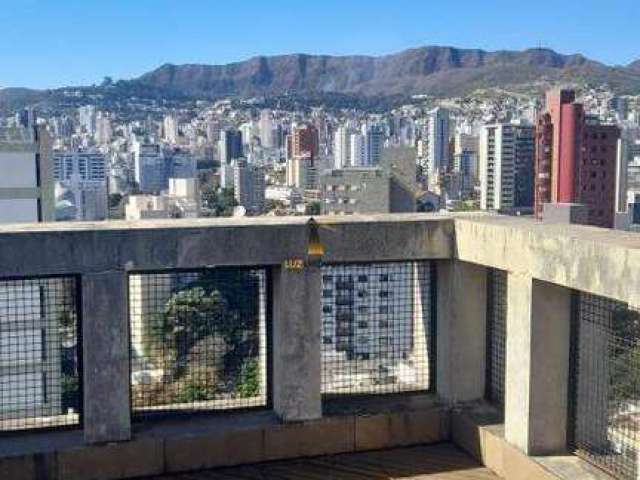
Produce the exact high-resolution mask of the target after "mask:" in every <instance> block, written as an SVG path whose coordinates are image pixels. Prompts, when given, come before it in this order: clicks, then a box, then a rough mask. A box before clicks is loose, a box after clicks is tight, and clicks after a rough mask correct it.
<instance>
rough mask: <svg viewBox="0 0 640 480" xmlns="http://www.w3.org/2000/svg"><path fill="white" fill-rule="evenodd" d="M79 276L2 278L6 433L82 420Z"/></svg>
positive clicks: (0, 350)
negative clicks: (78, 306)
mask: <svg viewBox="0 0 640 480" xmlns="http://www.w3.org/2000/svg"><path fill="white" fill-rule="evenodd" d="M78 293H79V288H78V282H77V278H75V277H55V278H54V277H50V278H34V279H18V280H0V431H1V432H7V431H13V430H28V429H43V428H58V427H72V426H77V425H79V424H80V421H81V406H82V395H81V370H82V369H81V357H80V352H81V348H80V346H79V343H80V342H79V338H80V335H79V323H80V322H79V313H78V310H79V309H78V308H77V305H78Z"/></svg>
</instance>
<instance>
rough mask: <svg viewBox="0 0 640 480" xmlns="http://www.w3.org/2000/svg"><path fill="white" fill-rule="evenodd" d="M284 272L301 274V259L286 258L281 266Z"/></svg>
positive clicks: (302, 262)
mask: <svg viewBox="0 0 640 480" xmlns="http://www.w3.org/2000/svg"><path fill="white" fill-rule="evenodd" d="M282 266H283V267H284V269H285V270H290V271H293V272H301V271H302V270H304V260H302V259H301V258H288V259H286V260H285V261H284V263H283V264H282Z"/></svg>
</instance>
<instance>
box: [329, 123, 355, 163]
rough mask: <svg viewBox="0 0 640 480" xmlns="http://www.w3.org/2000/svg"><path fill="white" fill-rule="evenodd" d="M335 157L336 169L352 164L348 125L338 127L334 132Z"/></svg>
mask: <svg viewBox="0 0 640 480" xmlns="http://www.w3.org/2000/svg"><path fill="white" fill-rule="evenodd" d="M333 159H334V167H335V168H336V169H342V168H345V167H348V166H349V165H350V164H351V137H350V135H349V129H347V128H346V127H338V129H337V130H336V131H335V133H334V134H333Z"/></svg>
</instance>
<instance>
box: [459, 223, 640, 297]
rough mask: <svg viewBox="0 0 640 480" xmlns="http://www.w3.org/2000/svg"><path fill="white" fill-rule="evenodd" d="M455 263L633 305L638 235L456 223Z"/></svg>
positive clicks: (638, 275) (639, 265)
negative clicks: (516, 273)
mask: <svg viewBox="0 0 640 480" xmlns="http://www.w3.org/2000/svg"><path fill="white" fill-rule="evenodd" d="M455 232H456V234H455V237H456V248H455V252H456V253H455V255H456V258H458V259H459V260H462V261H465V262H471V263H477V264H480V265H486V266H488V267H493V268H498V269H501V270H507V271H510V272H520V273H522V274H527V275H529V276H531V277H533V278H537V279H539V280H543V281H545V282H549V283H555V284H557V285H563V286H565V287H568V288H572V289H575V290H580V291H583V292H587V293H592V294H595V295H601V296H604V297H609V298H613V299H617V300H621V301H623V302H628V303H632V302H633V298H634V296H636V297H637V296H638V295H639V294H638V285H640V235H638V234H636V233H630V232H620V231H615V230H610V229H606V228H596V227H586V226H582V225H547V224H543V223H540V222H535V221H533V220H531V219H526V218H516V217H505V216H491V215H485V216H480V215H478V216H473V217H467V218H463V217H456V220H455Z"/></svg>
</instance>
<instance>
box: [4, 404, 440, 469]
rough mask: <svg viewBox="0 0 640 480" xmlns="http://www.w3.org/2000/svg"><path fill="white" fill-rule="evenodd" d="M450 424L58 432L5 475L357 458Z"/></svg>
mask: <svg viewBox="0 0 640 480" xmlns="http://www.w3.org/2000/svg"><path fill="white" fill-rule="evenodd" d="M448 424H449V411H448V410H447V409H446V408H442V407H429V408H425V409H418V410H413V409H408V410H407V411H405V412H381V413H376V414H371V415H367V416H360V415H351V414H350V415H341V416H327V417H324V418H321V419H317V420H312V421H306V422H297V423H278V422H276V421H275V420H274V419H273V417H272V416H268V417H265V415H264V414H258V413H255V414H254V413H249V414H235V415H234V414H230V415H229V416H227V417H226V418H225V417H208V418H207V417H201V418H200V419H199V420H197V421H190V420H183V421H180V420H174V421H172V422H168V423H167V424H166V425H163V424H162V423H161V424H156V425H153V426H152V427H150V428H147V429H145V431H141V432H138V433H137V434H136V435H135V438H133V439H132V440H130V441H127V442H120V443H112V444H100V445H82V442H81V439H76V440H75V442H74V443H73V444H70V445H67V446H62V445H63V442H61V441H59V439H60V437H62V436H64V434H65V433H67V432H55V433H47V434H44V435H46V436H48V438H49V442H48V443H49V445H48V447H47V448H46V449H41V452H42V453H34V451H33V448H31V447H32V446H31V447H29V448H25V451H24V452H23V453H20V450H21V448H20V446H19V445H16V444H15V442H14V444H12V446H11V451H12V454H11V456H9V457H4V458H0V478H1V479H2V480H4V479H5V478H6V479H7V480H9V479H11V480H117V479H124V478H136V477H140V476H149V475H158V474H162V473H178V472H189V471H193V470H198V469H203V468H214V467H224V466H234V465H244V464H248V463H259V462H264V461H271V460H283V459H292V458H299V457H308V456H318V455H329V454H336V453H349V452H355V451H362V450H369V449H370V448H372V447H373V446H375V447H376V448H378V447H379V448H393V447H400V446H409V445H422V444H429V443H438V442H442V441H446V440H448V438H449V430H448ZM358 428H359V429H360V434H358ZM365 433H366V436H365V437H363V436H362V435H363V434H365ZM369 438H371V439H376V441H375V443H370V442H367V441H365V440H366V439H369ZM8 441H9V440H5V442H8ZM17 443H20V442H17ZM56 445H58V447H57V448H56ZM2 448H3V447H2V441H1V439H0V450H1V449H2Z"/></svg>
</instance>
